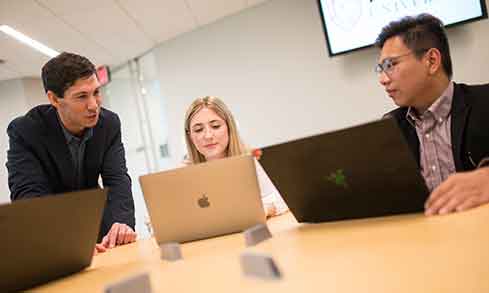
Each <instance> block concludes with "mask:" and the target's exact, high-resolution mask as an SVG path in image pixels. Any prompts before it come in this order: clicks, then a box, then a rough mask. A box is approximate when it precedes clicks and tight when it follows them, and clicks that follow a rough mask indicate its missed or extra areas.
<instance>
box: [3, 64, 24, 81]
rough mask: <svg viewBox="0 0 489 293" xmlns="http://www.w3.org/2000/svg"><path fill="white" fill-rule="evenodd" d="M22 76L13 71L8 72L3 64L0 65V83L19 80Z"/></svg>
mask: <svg viewBox="0 0 489 293" xmlns="http://www.w3.org/2000/svg"><path fill="white" fill-rule="evenodd" d="M21 77H22V75H21V74H20V73H17V72H15V71H12V70H10V69H9V68H7V67H6V65H4V64H0V81H1V80H7V79H14V78H21Z"/></svg>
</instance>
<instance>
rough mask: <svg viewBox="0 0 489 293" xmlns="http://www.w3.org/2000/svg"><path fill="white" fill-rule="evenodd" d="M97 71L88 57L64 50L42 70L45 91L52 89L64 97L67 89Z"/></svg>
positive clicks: (60, 96) (57, 94)
mask: <svg viewBox="0 0 489 293" xmlns="http://www.w3.org/2000/svg"><path fill="white" fill-rule="evenodd" d="M94 73H96V69H95V65H93V63H92V62H90V60H88V59H87V58H85V57H83V56H80V55H77V54H73V53H67V52H63V53H61V54H59V55H58V56H56V57H54V58H52V59H51V60H49V61H48V62H47V63H46V64H44V66H43V67H42V70H41V77H42V83H43V85H44V91H45V92H46V93H47V92H48V91H52V92H53V93H54V94H55V95H56V96H57V97H59V98H63V97H64V94H65V91H66V90H67V89H68V88H69V87H70V86H72V85H73V84H74V83H75V82H76V81H77V80H78V79H80V78H88V77H90V76H92V75H93V74H94Z"/></svg>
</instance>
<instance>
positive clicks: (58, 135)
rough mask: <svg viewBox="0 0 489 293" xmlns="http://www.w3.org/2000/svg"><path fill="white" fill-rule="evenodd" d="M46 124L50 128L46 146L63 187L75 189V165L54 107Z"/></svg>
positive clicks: (48, 113) (50, 110) (48, 112)
mask: <svg viewBox="0 0 489 293" xmlns="http://www.w3.org/2000/svg"><path fill="white" fill-rule="evenodd" d="M46 122H47V124H48V126H49V128H48V132H47V134H46V136H47V138H46V141H45V142H46V144H47V146H48V150H49V153H50V155H51V157H52V158H53V161H54V162H55V164H56V166H57V167H58V170H59V175H60V176H61V181H62V182H63V185H65V186H67V187H69V188H70V189H74V188H75V186H76V184H75V164H74V163H73V158H72V156H71V153H70V150H69V148H68V145H67V143H66V138H65V136H64V134H63V130H62V129H61V124H60V123H61V122H60V121H59V120H58V117H57V113H56V109H55V108H54V107H52V108H51V109H49V110H48V111H47V115H46Z"/></svg>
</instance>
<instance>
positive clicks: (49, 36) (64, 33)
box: [0, 0, 118, 64]
mask: <svg viewBox="0 0 489 293" xmlns="http://www.w3.org/2000/svg"><path fill="white" fill-rule="evenodd" d="M9 2H10V3H11V4H10V7H9V8H10V9H11V10H12V11H23V13H16V14H15V13H14V14H12V15H11V16H8V15H7V16H6V17H4V24H8V25H10V26H12V27H13V28H14V29H16V30H18V31H20V32H22V33H24V34H26V35H28V36H30V37H31V38H33V39H35V40H37V41H39V42H41V43H43V44H45V45H47V46H49V47H51V48H52V49H54V50H57V51H60V52H61V51H69V52H73V53H78V54H81V55H84V56H87V57H89V58H90V59H91V60H92V61H93V62H94V63H97V64H99V63H101V62H102V63H103V64H105V63H106V62H110V63H115V62H117V61H118V60H116V59H115V58H113V56H111V55H110V53H109V51H107V50H105V49H104V48H103V47H101V46H99V45H97V43H95V42H93V41H91V40H90V39H88V38H87V37H85V36H84V35H83V34H80V32H78V31H76V30H75V29H73V27H71V26H70V25H69V24H66V23H65V22H64V21H63V20H62V19H60V18H58V17H56V16H55V15H53V13H52V12H51V11H49V10H47V9H45V8H44V7H43V6H41V5H39V4H38V3H37V2H35V1H26V0H21V1H9ZM33 15H36V17H35V18H34V17H32V16H33ZM0 54H1V53H0Z"/></svg>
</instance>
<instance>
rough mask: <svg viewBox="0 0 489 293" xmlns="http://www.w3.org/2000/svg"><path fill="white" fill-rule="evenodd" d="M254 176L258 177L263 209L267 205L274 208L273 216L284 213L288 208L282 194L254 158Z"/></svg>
mask: <svg viewBox="0 0 489 293" xmlns="http://www.w3.org/2000/svg"><path fill="white" fill-rule="evenodd" d="M255 168H256V177H257V179H258V185H259V187H260V193H261V199H262V201H263V207H264V208H265V211H266V210H267V208H268V207H274V208H275V211H276V212H275V216H276V215H280V214H283V213H285V212H286V211H288V210H289V208H288V207H287V204H286V203H285V201H284V200H283V199H282V196H281V195H280V193H279V192H278V190H277V188H275V185H273V183H272V181H271V180H270V178H269V177H268V175H267V173H266V172H265V170H264V169H263V167H262V166H261V164H260V163H259V162H258V161H257V160H256V159H255Z"/></svg>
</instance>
